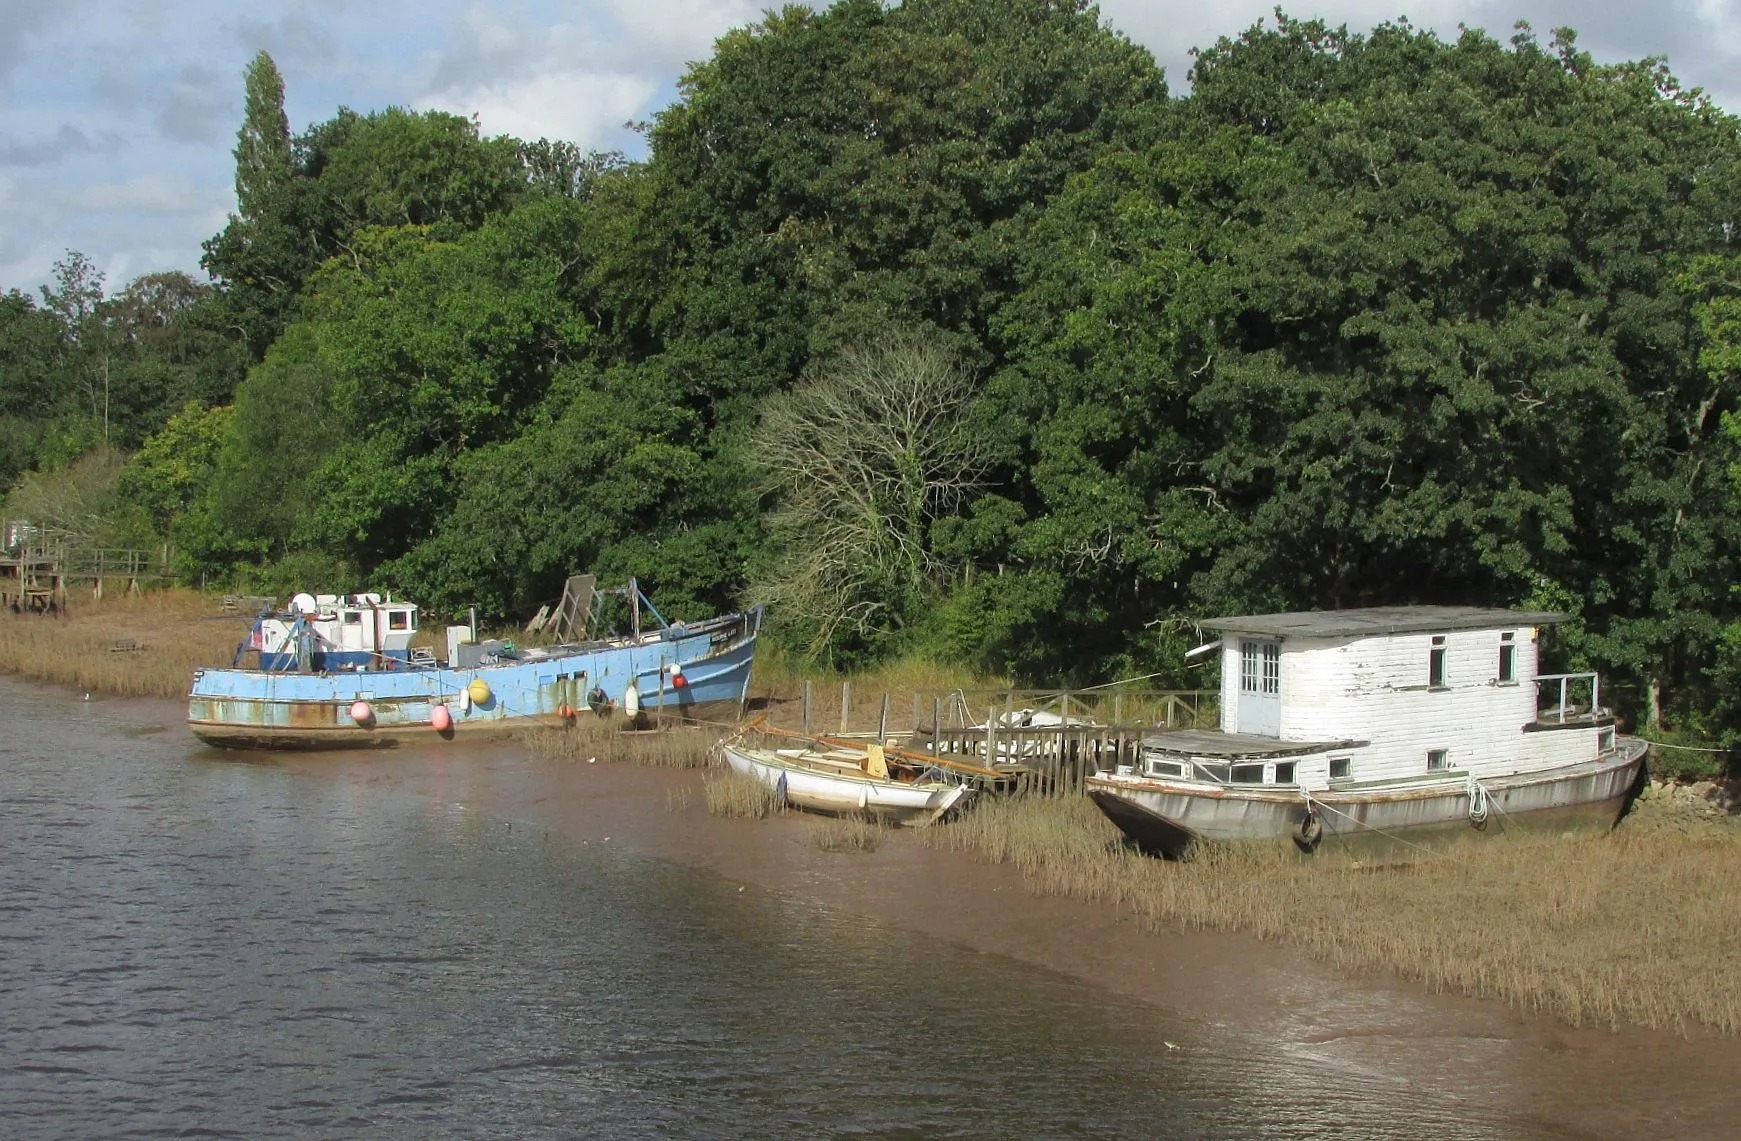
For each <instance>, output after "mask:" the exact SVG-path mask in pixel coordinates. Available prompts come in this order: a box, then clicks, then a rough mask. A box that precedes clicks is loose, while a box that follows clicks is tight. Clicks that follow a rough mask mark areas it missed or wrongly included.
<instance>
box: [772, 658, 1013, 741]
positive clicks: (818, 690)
mask: <svg viewBox="0 0 1741 1141" xmlns="http://www.w3.org/2000/svg"><path fill="white" fill-rule="evenodd" d="M845 680H850V681H851V683H852V692H851V702H852V704H851V707H850V709H849V710H848V715H849V716H848V721H849V724H850V727H851V729H852V730H854V731H858V732H865V731H869V730H874V729H875V728H876V727H877V724H878V721H879V720H880V718H881V716H882V700H883V695H884V694H885V693H886V694H888V695H889V723H888V728H889V731H890V732H891V733H893V732H903V733H904V732H907V731H908V730H910V729H912V728H913V726H914V720H913V695H914V694H915V693H920V694H947V693H950V692H952V691H954V690H958V689H960V690H988V689H1001V688H1004V687H1006V686H1007V685H1008V682H1007V681H1004V680H1001V679H996V678H984V677H979V676H977V675H975V674H973V673H970V672H968V671H966V670H963V669H961V668H960V667H957V666H949V665H944V664H941V663H938V662H935V661H932V660H930V659H927V658H917V657H908V658H900V659H897V660H895V661H892V662H888V663H885V664H883V665H880V666H877V667H876V668H874V669H871V670H867V671H865V672H863V673H855V674H852V675H851V676H850V678H847V677H846V676H844V675H841V674H838V673H832V672H829V671H827V670H821V669H818V668H816V667H814V666H812V665H809V664H807V663H805V662H803V661H800V660H798V659H796V658H793V657H792V656H791V655H789V654H786V653H783V652H781V651H779V650H778V649H775V648H773V647H771V646H770V647H766V648H764V647H761V646H758V647H757V649H756V665H755V672H754V674H753V675H752V677H751V681H750V697H751V701H752V704H753V706H756V707H759V708H760V709H761V710H762V712H763V713H764V715H765V716H766V718H767V720H768V722H769V723H770V724H774V725H779V726H781V727H783V728H787V729H797V728H800V727H801V726H802V725H803V721H804V683H805V682H806V681H809V682H810V683H811V707H810V716H811V724H812V725H813V726H814V727H815V728H816V729H817V730H818V731H833V730H837V729H838V728H839V727H840V711H841V702H840V698H841V684H840V683H841V682H842V681H845ZM927 701H928V699H927ZM930 716H931V707H930V705H929V704H926V705H925V707H924V708H923V709H922V710H921V711H920V720H922V721H928V720H929V718H930Z"/></svg>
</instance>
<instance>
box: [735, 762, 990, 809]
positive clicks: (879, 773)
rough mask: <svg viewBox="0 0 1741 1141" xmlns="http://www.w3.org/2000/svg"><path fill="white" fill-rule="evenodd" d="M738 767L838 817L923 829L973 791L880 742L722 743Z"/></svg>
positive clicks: (793, 800)
mask: <svg viewBox="0 0 1741 1141" xmlns="http://www.w3.org/2000/svg"><path fill="white" fill-rule="evenodd" d="M721 748H722V749H723V751H724V753H725V759H726V763H727V764H729V765H730V766H731V767H732V770H733V771H734V772H739V773H742V774H744V775H745V776H752V777H755V778H756V779H757V780H759V781H761V782H763V783H764V784H767V785H769V786H770V787H772V788H776V789H780V790H782V796H783V797H784V798H785V800H786V803H788V804H791V805H794V806H796V807H798V808H807V809H809V810H811V811H812V812H827V813H831V814H834V815H837V816H850V815H852V814H854V813H862V814H864V815H867V816H874V817H876V818H878V819H880V820H886V821H888V822H889V823H892V824H905V825H907V826H909V827H914V828H921V827H924V826H925V825H927V824H931V823H934V822H936V821H937V820H939V819H941V818H942V817H943V815H944V814H945V813H947V812H948V811H949V810H950V809H951V808H954V807H955V806H956V805H957V804H959V803H961V801H962V800H963V799H965V798H966V797H967V795H968V794H969V793H970V792H971V791H972V790H971V789H970V788H969V787H968V786H967V785H965V784H962V783H959V782H957V781H950V780H939V779H937V778H936V777H935V776H931V775H927V774H925V773H922V772H917V771H915V770H913V769H912V768H911V767H910V766H909V765H907V764H905V763H901V762H897V763H896V765H895V766H894V768H893V770H891V768H890V765H889V760H888V757H887V754H885V752H884V751H883V748H882V746H880V745H866V746H864V747H863V748H862V749H855V748H836V747H827V748H796V749H754V748H748V747H746V746H743V745H732V744H727V745H723V746H721Z"/></svg>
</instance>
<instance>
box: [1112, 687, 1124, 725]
mask: <svg viewBox="0 0 1741 1141" xmlns="http://www.w3.org/2000/svg"><path fill="white" fill-rule="evenodd" d="M1112 723H1113V724H1114V725H1123V724H1124V693H1123V692H1122V691H1120V692H1116V693H1114V694H1113V695H1112Z"/></svg>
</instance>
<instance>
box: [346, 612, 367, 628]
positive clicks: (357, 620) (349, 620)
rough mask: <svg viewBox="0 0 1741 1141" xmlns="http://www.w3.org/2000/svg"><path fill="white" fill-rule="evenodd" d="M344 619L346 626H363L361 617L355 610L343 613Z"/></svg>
mask: <svg viewBox="0 0 1741 1141" xmlns="http://www.w3.org/2000/svg"><path fill="white" fill-rule="evenodd" d="M344 619H345V625H346V626H361V625H362V624H363V615H362V613H361V612H360V611H357V610H347V611H345V615H344Z"/></svg>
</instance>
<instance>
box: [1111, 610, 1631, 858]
mask: <svg viewBox="0 0 1741 1141" xmlns="http://www.w3.org/2000/svg"><path fill="white" fill-rule="evenodd" d="M1564 617H1565V616H1564V615H1560V614H1546V613H1531V612H1527V611H1516V610H1494V609H1483V608H1476V607H1457V606H1396V607H1373V608H1369V609H1363V610H1330V611H1316V612H1309V613H1297V614H1259V615H1249V616H1245V617H1238V618H1219V619H1216V620H1214V621H1211V622H1205V623H1203V626H1204V627H1205V628H1206V629H1209V630H1213V631H1217V632H1219V633H1220V634H1221V635H1222V637H1221V641H1220V650H1221V728H1220V730H1219V731H1213V730H1180V731H1173V732H1162V733H1156V734H1152V735H1150V736H1149V737H1147V738H1145V739H1144V741H1143V747H1142V750H1141V753H1140V761H1139V762H1138V763H1137V764H1134V765H1124V766H1120V767H1119V768H1118V770H1117V771H1115V772H1103V773H1099V774H1097V775H1095V776H1092V777H1090V778H1089V779H1088V782H1087V784H1088V790H1089V795H1090V796H1092V797H1093V798H1094V801H1095V803H1097V804H1098V805H1099V806H1100V808H1101V810H1102V811H1104V812H1105V813H1106V815H1107V816H1108V817H1109V818H1111V819H1112V821H1113V822H1114V823H1116V824H1117V825H1118V826H1119V827H1120V828H1121V829H1123V830H1124V832H1125V834H1126V835H1128V836H1130V837H1131V838H1132V839H1133V840H1134V841H1136V843H1137V844H1139V845H1140V846H1141V847H1143V848H1144V849H1145V850H1148V851H1152V852H1156V853H1160V854H1164V855H1172V856H1177V855H1181V854H1183V853H1184V852H1185V851H1186V850H1187V849H1189V848H1190V846H1191V845H1192V844H1193V843H1194V842H1196V841H1198V840H1275V841H1278V842H1281V843H1289V842H1292V843H1293V844H1295V845H1298V846H1299V847H1301V848H1303V849H1306V850H1308V851H1309V850H1312V849H1315V848H1317V847H1318V846H1319V845H1321V844H1324V845H1328V844H1331V843H1346V842H1350V841H1355V840H1375V839H1380V840H1382V839H1389V840H1393V841H1401V842H1404V843H1412V842H1418V841H1417V840H1416V839H1414V838H1416V837H1418V836H1419V835H1420V834H1421V833H1423V832H1424V831H1426V830H1433V829H1437V830H1446V829H1459V830H1469V829H1474V830H1481V831H1486V832H1498V831H1504V830H1506V829H1509V828H1512V827H1514V826H1517V825H1520V824H1522V823H1523V822H1525V821H1526V820H1534V821H1544V822H1558V821H1562V820H1570V819H1589V820H1596V821H1601V822H1605V823H1608V824H1612V822H1613V821H1614V820H1615V819H1616V818H1617V817H1618V815H1619V813H1620V811H1621V809H1622V808H1623V807H1624V806H1625V803H1626V799H1627V796H1628V795H1629V794H1630V792H1631V790H1632V788H1633V786H1634V783H1635V782H1636V780H1637V777H1638V771H1639V768H1640V766H1641V765H1642V764H1643V759H1644V748H1645V745H1644V742H1642V741H1638V740H1635V739H1632V738H1627V737H1620V736H1617V735H1616V733H1615V722H1614V718H1613V716H1612V715H1610V713H1609V712H1608V711H1607V710H1605V709H1603V708H1602V705H1601V685H1600V679H1599V678H1598V677H1597V675H1596V674H1593V673H1579V674H1538V673H1537V672H1536V671H1537V647H1538V637H1537V635H1538V632H1539V630H1540V628H1541V627H1543V626H1548V625H1552V624H1555V623H1558V622H1560V621H1563V620H1564ZM1212 645H1213V644H1212ZM1205 649H1207V647H1205Z"/></svg>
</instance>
